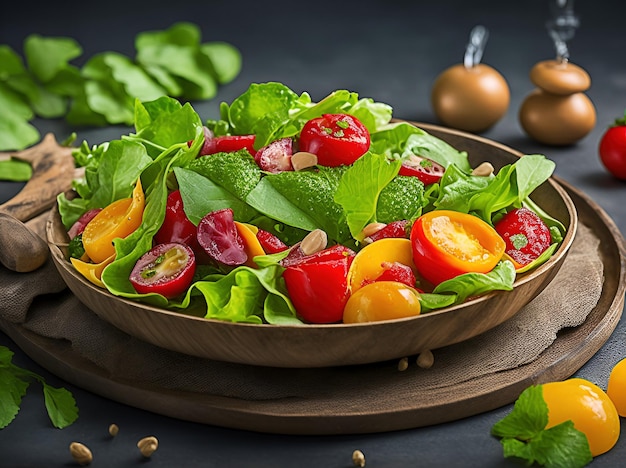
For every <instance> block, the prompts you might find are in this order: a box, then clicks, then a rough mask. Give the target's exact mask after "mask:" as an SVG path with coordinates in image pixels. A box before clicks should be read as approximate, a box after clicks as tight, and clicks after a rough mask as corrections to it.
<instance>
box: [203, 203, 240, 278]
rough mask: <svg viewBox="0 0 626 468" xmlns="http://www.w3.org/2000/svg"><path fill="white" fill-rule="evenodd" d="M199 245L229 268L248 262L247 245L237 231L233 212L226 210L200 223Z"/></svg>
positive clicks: (213, 213)
mask: <svg viewBox="0 0 626 468" xmlns="http://www.w3.org/2000/svg"><path fill="white" fill-rule="evenodd" d="M197 237H198V244H200V247H202V248H203V249H204V251H205V252H206V253H207V254H208V255H209V257H211V258H212V259H213V260H215V261H217V262H219V263H222V264H224V265H229V266H237V265H243V264H244V263H246V261H247V260H248V254H247V253H246V249H245V245H244V242H243V239H242V238H241V235H240V234H239V232H238V231H237V226H236V225H235V220H234V218H233V210H232V209H230V208H224V209H222V210H217V211H212V212H211V213H208V214H207V215H205V216H204V217H203V218H202V219H201V220H200V223H198V234H197Z"/></svg>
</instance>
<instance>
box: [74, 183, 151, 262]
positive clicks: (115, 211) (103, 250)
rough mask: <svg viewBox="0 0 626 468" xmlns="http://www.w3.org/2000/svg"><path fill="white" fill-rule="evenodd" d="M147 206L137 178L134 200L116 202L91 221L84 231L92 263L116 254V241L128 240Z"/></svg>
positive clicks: (86, 247) (85, 244) (86, 250)
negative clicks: (118, 239) (114, 244)
mask: <svg viewBox="0 0 626 468" xmlns="http://www.w3.org/2000/svg"><path fill="white" fill-rule="evenodd" d="M144 207H145V197H144V194H143V190H142V188H141V180H139V179H138V180H137V184H136V185H135V188H134V190H133V194H132V197H130V198H122V199H120V200H117V201H114V202H113V203H111V204H110V205H108V206H107V207H105V208H104V209H103V210H102V211H100V213H98V214H97V215H96V216H95V217H94V218H93V219H92V220H91V221H89V223H88V224H87V226H85V230H84V231H83V247H84V248H85V253H86V254H87V255H88V256H89V258H90V259H91V261H92V262H94V263H102V262H104V261H105V260H107V259H108V258H110V257H111V255H114V254H115V247H114V246H113V240H114V239H117V238H124V237H127V236H128V235H129V234H131V233H132V232H134V231H135V230H136V229H137V228H138V227H139V225H140V224H141V219H142V217H143V210H144Z"/></svg>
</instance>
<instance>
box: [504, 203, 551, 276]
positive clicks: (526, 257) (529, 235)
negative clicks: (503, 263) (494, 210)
mask: <svg viewBox="0 0 626 468" xmlns="http://www.w3.org/2000/svg"><path fill="white" fill-rule="evenodd" d="M494 227H495V228H496V231H497V233H498V234H500V237H502V239H504V242H506V250H505V252H506V253H507V254H508V255H509V256H510V257H511V258H512V259H513V260H515V261H516V262H517V263H519V265H521V266H524V265H528V264H529V263H530V262H532V261H533V260H535V259H536V258H537V257H539V256H540V255H541V254H542V253H543V252H544V251H545V250H546V249H547V248H548V247H550V244H551V243H552V236H551V235H550V228H548V226H546V224H545V223H544V222H543V220H542V219H541V218H540V217H539V216H537V214H535V212H533V211H531V210H529V209H528V208H523V207H522V208H517V209H514V210H512V211H509V212H508V213H507V214H505V215H504V216H503V217H502V219H501V220H500V221H498V222H497V223H496V225H495V226H494ZM516 266H517V265H516Z"/></svg>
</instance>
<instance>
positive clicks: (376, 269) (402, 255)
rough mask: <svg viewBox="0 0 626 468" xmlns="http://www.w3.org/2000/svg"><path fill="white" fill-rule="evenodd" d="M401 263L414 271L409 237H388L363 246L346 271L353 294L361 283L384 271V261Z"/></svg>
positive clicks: (376, 276) (374, 277) (372, 279)
mask: <svg viewBox="0 0 626 468" xmlns="http://www.w3.org/2000/svg"><path fill="white" fill-rule="evenodd" d="M395 262H397V263H402V264H403V265H407V266H409V267H410V268H411V269H412V270H413V272H415V271H416V269H415V264H414V263H413V252H412V250H411V241H410V240H409V239H402V238H395V237H390V238H387V239H380V240H377V241H376V242H372V243H371V244H369V245H366V246H365V247H363V248H362V249H361V250H360V251H359V252H358V253H357V254H356V256H355V257H354V260H353V261H352V264H351V265H350V270H349V271H348V285H349V288H350V291H351V292H352V293H353V294H354V293H355V292H356V291H357V290H358V289H359V288H361V286H362V285H363V284H367V283H368V282H370V281H374V280H375V279H376V278H378V277H379V276H380V275H381V274H382V273H383V272H384V271H385V266H384V264H385V263H395Z"/></svg>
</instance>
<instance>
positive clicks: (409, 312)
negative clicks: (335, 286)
mask: <svg viewBox="0 0 626 468" xmlns="http://www.w3.org/2000/svg"><path fill="white" fill-rule="evenodd" d="M377 242H380V241H377ZM420 312H421V306H420V301H419V292H418V291H417V290H416V289H414V288H412V287H410V286H407V285H406V284H404V283H400V282H397V281H374V282H373V283H369V284H366V285H365V286H363V287H361V288H359V289H358V290H357V291H356V292H354V293H352V295H351V296H350V298H349V299H348V302H347V303H346V306H345V308H344V310H343V322H344V323H362V322H377V321H381V320H392V319H398V318H404V317H413V316H415V315H419V314H420Z"/></svg>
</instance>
